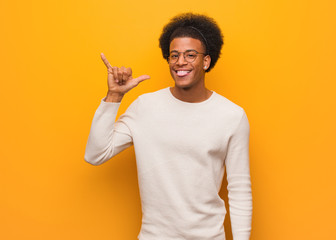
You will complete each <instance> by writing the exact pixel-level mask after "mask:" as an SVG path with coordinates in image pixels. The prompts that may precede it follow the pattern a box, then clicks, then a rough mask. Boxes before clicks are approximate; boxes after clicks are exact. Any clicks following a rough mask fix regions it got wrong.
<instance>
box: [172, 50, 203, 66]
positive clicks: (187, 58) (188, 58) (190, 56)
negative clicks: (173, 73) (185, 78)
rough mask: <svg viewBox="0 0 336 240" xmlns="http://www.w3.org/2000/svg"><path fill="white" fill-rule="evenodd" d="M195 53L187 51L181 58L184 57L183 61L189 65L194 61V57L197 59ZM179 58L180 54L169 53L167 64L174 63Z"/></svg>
mask: <svg viewBox="0 0 336 240" xmlns="http://www.w3.org/2000/svg"><path fill="white" fill-rule="evenodd" d="M197 54H198V53H197V52H196V51H195V50H188V51H185V52H183V57H184V60H185V61H187V62H189V63H191V62H193V61H195V59H196V57H197ZM179 56H180V53H178V52H171V53H170V54H169V57H168V59H169V62H170V63H176V62H177V60H178V59H179Z"/></svg>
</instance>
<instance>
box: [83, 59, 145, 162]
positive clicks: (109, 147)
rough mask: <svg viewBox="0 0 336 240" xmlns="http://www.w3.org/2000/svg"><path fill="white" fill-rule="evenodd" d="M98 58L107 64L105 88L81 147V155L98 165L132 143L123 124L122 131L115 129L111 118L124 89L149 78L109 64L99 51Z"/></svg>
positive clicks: (114, 113)
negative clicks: (87, 134) (103, 95)
mask: <svg viewBox="0 0 336 240" xmlns="http://www.w3.org/2000/svg"><path fill="white" fill-rule="evenodd" d="M101 58H102V60H103V62H104V64H105V66H106V67H107V74H108V76H107V83H108V91H107V95H106V97H105V98H103V99H102V100H101V103H100V105H99V107H98V109H97V111H96V113H95V115H94V117H93V120H92V124H91V129H90V134H89V138H88V141H87V145H86V149H85V155H84V159H85V161H87V162H88V163H91V164H92V165H100V164H102V163H104V162H106V161H107V160H109V159H110V158H111V157H113V156H115V155H116V154H118V153H119V152H121V151H122V150H124V149H125V148H127V147H129V146H131V145H132V136H131V134H130V132H129V131H127V127H124V128H122V127H121V129H122V131H118V129H116V128H115V125H116V124H115V119H116V116H117V112H118V108H119V106H120V102H121V100H122V98H123V96H124V95H125V93H127V92H128V91H129V90H131V89H132V88H134V87H136V86H137V85H138V84H139V83H140V82H142V81H144V80H146V79H149V78H150V77H149V76H148V75H142V76H140V77H138V78H133V77H132V70H131V69H130V68H125V67H121V68H117V67H112V66H111V65H110V63H109V62H108V61H107V59H106V57H105V56H104V54H101ZM132 105H134V104H132ZM119 126H122V124H119Z"/></svg>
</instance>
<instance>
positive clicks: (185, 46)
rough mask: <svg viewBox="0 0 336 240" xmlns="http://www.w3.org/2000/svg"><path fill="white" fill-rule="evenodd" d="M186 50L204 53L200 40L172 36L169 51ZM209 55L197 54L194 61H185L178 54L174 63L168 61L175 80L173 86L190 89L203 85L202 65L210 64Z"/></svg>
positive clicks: (203, 70)
mask: <svg viewBox="0 0 336 240" xmlns="http://www.w3.org/2000/svg"><path fill="white" fill-rule="evenodd" d="M188 50H196V51H197V52H199V53H205V48H204V47H203V45H202V43H201V41H200V40H198V39H195V38H190V37H181V38H174V39H173V40H172V41H171V43H170V48H169V51H170V53H171V52H173V51H177V52H185V51H188ZM210 61H211V59H210V56H209V55H207V56H204V55H203V54H197V57H196V59H195V61H194V62H192V63H189V62H187V61H186V60H185V59H184V57H183V54H182V53H181V54H179V58H178V60H177V62H176V63H169V69H170V74H171V76H172V77H173V79H174V81H175V87H177V88H184V89H190V88H194V87H204V76H205V70H206V69H204V67H206V68H208V67H209V65H210Z"/></svg>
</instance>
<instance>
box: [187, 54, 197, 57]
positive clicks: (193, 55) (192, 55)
mask: <svg viewBox="0 0 336 240" xmlns="http://www.w3.org/2000/svg"><path fill="white" fill-rule="evenodd" d="M187 57H190V58H194V57H196V54H195V53H188V54H187Z"/></svg>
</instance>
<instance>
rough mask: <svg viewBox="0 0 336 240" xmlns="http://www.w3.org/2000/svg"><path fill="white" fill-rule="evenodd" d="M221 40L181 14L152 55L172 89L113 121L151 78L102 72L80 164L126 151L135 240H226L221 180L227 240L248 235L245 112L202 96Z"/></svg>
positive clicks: (205, 23)
mask: <svg viewBox="0 0 336 240" xmlns="http://www.w3.org/2000/svg"><path fill="white" fill-rule="evenodd" d="M222 45H223V37H222V34H221V31H220V29H219V27H218V26H217V24H216V23H215V22H214V20H213V19H212V18H209V17H207V16H204V15H198V14H192V13H187V14H182V15H178V16H176V17H175V18H173V19H172V20H171V21H170V22H169V23H168V24H167V25H166V26H165V27H164V29H163V32H162V34H161V37H160V47H161V50H162V53H163V57H164V58H165V59H166V60H167V61H168V64H169V69H170V73H171V76H172V78H173V79H174V83H175V85H174V87H169V88H165V89H161V90H158V91H156V92H153V93H147V94H143V95H141V96H140V97H138V98H137V99H136V100H135V101H134V102H133V103H132V104H131V105H130V106H129V108H128V109H127V111H126V112H125V113H124V114H123V115H121V116H120V118H119V119H118V120H117V121H115V118H116V115H117V111H118V107H119V105H120V101H121V100H122V98H123V96H124V94H125V93H127V92H128V91H129V90H131V89H132V88H134V87H135V86H137V85H138V84H139V83H140V82H142V81H144V80H146V79H148V78H149V76H148V75H142V76H140V77H137V78H133V77H132V71H131V69H130V68H124V67H121V68H117V67H112V66H111V65H110V63H109V62H108V61H107V59H106V57H105V56H104V55H103V54H102V55H101V58H102V60H103V61H104V63H105V65H106V67H107V70H108V92H107V96H106V97H105V98H103V99H102V100H101V103H100V106H99V107H98V109H97V111H96V113H95V115H94V118H93V121H92V126H91V131H90V135H89V139H88V142H87V146H86V152H85V160H86V161H87V162H89V163H91V164H93V165H99V164H102V163H104V162H105V161H107V160H109V159H110V158H111V157H113V156H115V155H116V154H118V153H119V152H121V151H122V150H124V149H125V148H127V147H129V146H131V145H132V144H133V145H134V150H135V154H136V161H137V170H138V180H139V189H140V197H141V205H142V213H143V214H142V215H143V216H142V226H141V231H140V233H139V235H138V239H139V240H178V239H179V240H180V239H187V240H224V239H225V233H224V227H223V222H224V218H225V214H226V209H225V204H224V201H223V200H222V199H221V198H220V197H219V195H218V192H219V190H220V187H221V183H222V179H223V176H224V169H225V168H226V171H227V180H228V197H229V205H230V217H231V225H232V233H233V238H234V240H247V239H249V237H250V231H251V216H252V194H251V182H250V172H249V171H250V170H249V122H248V119H247V116H246V114H245V111H244V109H243V108H241V107H240V106H238V105H236V104H235V103H233V102H231V101H230V100H228V99H227V98H225V97H223V96H221V95H219V94H217V93H216V92H214V91H210V90H208V89H207V88H206V87H205V73H206V72H209V71H210V69H212V68H213V67H214V65H215V63H216V62H217V59H218V58H219V55H220V50H221V47H222Z"/></svg>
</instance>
